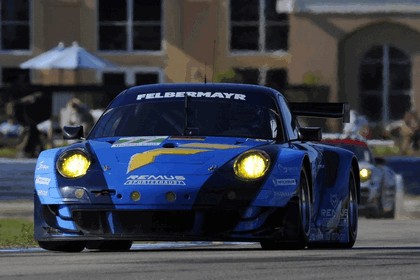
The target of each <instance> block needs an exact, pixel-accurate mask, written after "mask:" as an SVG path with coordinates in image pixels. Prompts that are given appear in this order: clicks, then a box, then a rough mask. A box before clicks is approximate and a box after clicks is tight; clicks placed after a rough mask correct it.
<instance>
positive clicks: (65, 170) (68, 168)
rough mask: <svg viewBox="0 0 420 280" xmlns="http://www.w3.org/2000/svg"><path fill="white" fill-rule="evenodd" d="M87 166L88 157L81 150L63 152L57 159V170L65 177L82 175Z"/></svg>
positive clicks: (88, 163)
mask: <svg viewBox="0 0 420 280" xmlns="http://www.w3.org/2000/svg"><path fill="white" fill-rule="evenodd" d="M89 166H90V159H89V157H88V156H87V155H86V154H85V153H84V152H83V151H82V150H70V151H67V152H64V153H63V154H62V155H61V156H60V157H59V158H58V161H57V170H58V172H60V174H61V175H63V176H64V177H66V178H78V177H82V176H84V175H85V174H86V172H87V170H88V168H89Z"/></svg>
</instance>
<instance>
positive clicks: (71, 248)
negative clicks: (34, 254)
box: [38, 241, 86, 253]
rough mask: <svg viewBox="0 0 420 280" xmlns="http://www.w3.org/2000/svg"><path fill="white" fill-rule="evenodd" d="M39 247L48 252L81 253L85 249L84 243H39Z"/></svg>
mask: <svg viewBox="0 0 420 280" xmlns="http://www.w3.org/2000/svg"><path fill="white" fill-rule="evenodd" d="M38 245H39V247H41V248H42V249H45V250H48V251H61V252H72V253H76V252H81V251H83V249H85V246H86V242H84V241H38Z"/></svg>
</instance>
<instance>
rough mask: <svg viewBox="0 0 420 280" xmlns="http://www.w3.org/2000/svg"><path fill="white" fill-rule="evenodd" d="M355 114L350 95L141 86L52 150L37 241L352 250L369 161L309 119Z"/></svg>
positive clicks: (68, 132)
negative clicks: (362, 174)
mask: <svg viewBox="0 0 420 280" xmlns="http://www.w3.org/2000/svg"><path fill="white" fill-rule="evenodd" d="M348 113H349V110H348V107H347V104H342V103H288V102H287V101H286V99H285V98H284V96H283V95H282V94H280V93H279V92H278V91H276V90H274V89H271V88H267V87H262V86H255V85H243V84H156V85H145V86H136V87H132V88H129V89H127V90H125V91H123V92H122V93H120V94H119V95H118V96H117V97H116V98H115V99H114V100H113V101H112V102H111V103H110V104H109V106H108V108H107V109H106V110H105V112H104V114H103V115H102V116H101V118H100V119H99V120H98V122H97V123H96V125H95V126H94V127H93V129H92V131H91V132H90V133H89V136H88V137H87V138H86V139H84V138H83V127H82V126H72V127H65V128H64V137H65V138H66V139H78V140H79V141H78V142H76V143H74V144H71V145H69V146H67V147H60V148H54V149H50V150H46V151H43V152H42V153H41V154H40V156H39V158H38V161H37V165H36V170H35V199H34V209H35V211H34V216H35V217H34V219H35V228H34V235H35V240H36V241H37V242H38V243H39V245H40V247H42V248H44V249H47V250H53V251H73V252H76V251H82V250H84V249H85V248H87V249H92V250H129V249H130V247H131V245H132V242H133V241H140V240H141V241H147V240H150V241H198V240H199V241H251V242H260V244H261V246H262V248H263V249H302V248H305V247H328V248H337V247H338V248H351V247H352V246H353V244H354V243H355V241H356V236H357V224H358V202H359V200H360V179H359V167H358V162H357V159H356V157H355V155H354V154H353V153H352V152H350V151H348V150H344V149H341V148H338V147H333V146H329V145H323V144H320V143H317V142H318V141H320V140H321V129H320V128H314V127H312V128H304V127H300V126H299V124H298V122H297V116H313V117H333V118H344V120H347V119H348Z"/></svg>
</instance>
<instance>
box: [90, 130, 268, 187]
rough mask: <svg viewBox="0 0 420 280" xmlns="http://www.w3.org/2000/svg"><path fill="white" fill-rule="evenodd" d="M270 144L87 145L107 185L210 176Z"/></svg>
mask: <svg viewBox="0 0 420 280" xmlns="http://www.w3.org/2000/svg"><path fill="white" fill-rule="evenodd" d="M269 143H271V141H268V140H256V139H246V138H232V137H200V138H195V137H194V138H192V137H176V138H175V137H126V138H119V139H117V140H112V141H102V140H101V141H96V140H90V141H89V142H88V144H89V146H90V148H91V149H92V150H93V153H94V154H95V155H96V158H97V159H98V161H99V164H100V166H101V168H102V170H103V171H104V175H105V178H106V180H107V181H108V183H109V184H110V185H113V184H116V185H118V184H120V183H121V177H124V179H126V178H130V176H131V178H150V177H153V178H174V177H176V176H179V177H181V176H184V177H185V176H204V175H210V174H212V172H213V171H214V170H216V169H217V168H218V167H220V166H222V165H224V164H225V163H226V162H228V161H230V160H232V159H233V158H235V157H236V156H237V155H239V154H241V153H242V152H244V151H246V150H249V149H252V148H256V147H258V146H262V145H266V144H269Z"/></svg>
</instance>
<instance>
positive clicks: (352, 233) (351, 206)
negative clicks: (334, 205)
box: [339, 170, 359, 248]
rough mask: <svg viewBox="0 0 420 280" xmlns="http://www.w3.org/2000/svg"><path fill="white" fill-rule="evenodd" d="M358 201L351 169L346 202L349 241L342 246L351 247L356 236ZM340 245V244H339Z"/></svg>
mask: <svg viewBox="0 0 420 280" xmlns="http://www.w3.org/2000/svg"><path fill="white" fill-rule="evenodd" d="M358 211H359V203H358V201H357V185H356V180H355V178H354V172H353V170H352V171H351V172H350V178H349V199H348V202H347V225H348V238H349V241H348V242H347V243H344V244H343V246H342V247H343V248H352V247H353V245H354V243H355V242H356V238H357V228H358V220H359V216H358ZM339 247H340V246H339Z"/></svg>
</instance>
